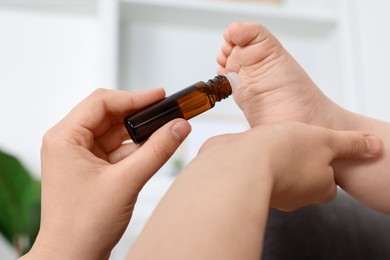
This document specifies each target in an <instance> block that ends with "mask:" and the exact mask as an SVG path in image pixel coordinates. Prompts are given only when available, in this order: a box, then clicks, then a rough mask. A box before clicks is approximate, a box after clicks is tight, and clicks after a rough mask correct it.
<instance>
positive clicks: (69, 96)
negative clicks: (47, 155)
mask: <svg viewBox="0 0 390 260" xmlns="http://www.w3.org/2000/svg"><path fill="white" fill-rule="evenodd" d="M96 37H97V35H96V22H95V17H94V15H93V14H89V13H85V12H84V11H83V12H81V13H79V12H73V11H72V12H66V11H59V10H57V9H54V10H45V9H43V10H42V9H39V8H35V7H30V6H24V7H23V8H16V7H10V6H4V5H0V119H1V122H0V149H1V150H4V151H7V152H10V153H13V154H15V155H17V156H18V157H19V158H20V159H21V160H22V162H23V163H24V164H25V165H26V166H27V168H28V169H29V170H30V171H31V172H32V173H34V174H35V175H36V176H39V174H40V158H39V155H40V146H41V139H42V136H43V134H44V132H45V131H46V130H47V129H48V128H49V127H51V126H52V125H53V124H55V123H56V122H57V121H59V120H60V119H61V118H62V117H63V116H64V115H65V114H66V113H67V112H68V111H69V110H70V109H71V108H72V107H73V106H74V105H75V104H76V103H77V102H79V101H80V100H81V99H82V98H84V97H85V96H86V95H87V94H88V93H90V92H91V91H92V90H93V89H94V88H95V87H96V85H97V80H96V74H97V73H96V69H97V67H96V53H97V48H96ZM0 214H1V213H0ZM14 254H15V253H14V252H13V251H12V250H10V248H9V247H8V246H6V245H5V244H4V243H2V241H0V259H14V258H15V256H14Z"/></svg>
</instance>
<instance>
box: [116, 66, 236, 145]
mask: <svg viewBox="0 0 390 260" xmlns="http://www.w3.org/2000/svg"><path fill="white" fill-rule="evenodd" d="M238 85H239V77H238V75H237V74H236V73H229V74H225V75H218V76H216V77H215V78H214V79H210V80H209V81H207V82H203V81H200V82H198V83H195V84H193V85H191V86H189V87H187V88H185V89H183V90H181V91H179V92H177V93H175V94H173V95H171V96H168V97H166V98H164V99H163V100H161V101H159V102H157V103H155V104H153V105H151V106H149V107H147V108H145V109H144V110H141V111H138V112H136V113H135V114H131V115H129V116H127V117H125V119H124V123H125V126H126V129H127V131H128V132H129V135H130V136H131V139H132V140H133V142H134V143H141V142H143V141H145V140H147V139H148V138H149V137H150V136H151V135H152V134H153V133H154V132H155V131H156V130H157V129H158V128H160V127H161V126H163V125H164V124H166V123H167V122H169V121H171V120H173V119H175V118H184V119H190V118H193V117H194V116H197V115H199V114H201V113H203V112H205V111H207V110H209V109H211V108H213V107H214V105H215V102H219V101H221V100H222V99H225V98H227V97H228V96H230V95H231V94H232V93H233V90H234V89H235V88H237V87H238Z"/></svg>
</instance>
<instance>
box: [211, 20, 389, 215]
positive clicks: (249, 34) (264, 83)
mask: <svg viewBox="0 0 390 260" xmlns="http://www.w3.org/2000/svg"><path fill="white" fill-rule="evenodd" d="M217 62H218V63H219V65H220V68H219V69H218V72H219V73H227V72H237V73H238V74H239V75H240V77H241V80H242V84H241V86H240V87H239V88H238V91H237V92H236V93H235V94H234V98H235V100H236V102H237V104H238V105H239V106H240V108H241V109H242V110H243V112H244V114H245V116H246V118H247V119H248V122H249V123H250V125H251V126H252V127H256V126H259V125H261V124H265V123H274V122H281V121H290V120H292V121H300V122H304V123H308V124H312V125H318V126H323V127H326V128H331V129H336V130H354V131H361V132H370V133H373V134H375V135H377V136H379V137H380V138H381V139H382V140H383V143H384V153H383V156H382V157H380V158H376V159H375V160H368V161H364V162H361V161H350V160H339V161H337V162H335V163H334V167H335V179H336V182H337V184H338V185H340V186H341V187H342V188H343V189H345V190H346V191H347V192H348V193H349V194H351V195H352V196H353V197H355V198H356V199H357V200H359V201H360V202H362V203H364V204H365V205H367V206H369V207H371V208H373V209H376V210H378V211H382V212H384V213H387V214H389V213H390V204H389V203H388V202H387V201H388V198H389V197H390V189H388V188H387V183H389V182H390V174H389V169H390V167H389V165H390V156H389V152H390V151H389V149H390V146H389V145H388V144H390V134H389V133H390V124H388V123H385V122H382V121H379V120H375V119H372V118H367V117H364V116H362V115H358V114H355V113H352V112H350V111H347V110H345V109H343V108H341V107H340V106H338V105H337V104H335V103H334V102H332V101H331V100H330V99H329V98H328V97H326V96H325V95H324V94H323V93H322V92H321V91H320V89H319V88H318V87H317V86H316V85H315V84H314V82H313V81H312V80H311V79H310V77H309V76H308V75H307V74H306V72H305V71H304V70H303V69H302V67H301V66H300V65H299V64H298V63H297V62H296V61H295V60H294V58H293V57H292V56H291V55H290V54H289V53H288V52H287V51H286V50H285V49H284V48H283V46H282V45H281V44H280V42H279V41H278V40H277V39H276V38H275V37H274V36H273V35H272V34H271V33H270V32H269V31H268V30H267V29H266V28H264V27H263V26H262V25H260V24H256V23H233V24H231V25H230V26H229V27H228V28H227V29H226V30H225V32H224V43H223V44H222V47H221V52H220V54H219V55H218V58H217Z"/></svg>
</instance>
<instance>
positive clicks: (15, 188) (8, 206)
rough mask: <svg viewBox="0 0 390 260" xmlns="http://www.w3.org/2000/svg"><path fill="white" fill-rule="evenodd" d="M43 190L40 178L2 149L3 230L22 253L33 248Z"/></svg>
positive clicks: (0, 219) (0, 207) (0, 209)
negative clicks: (37, 178)
mask: <svg viewBox="0 0 390 260" xmlns="http://www.w3.org/2000/svg"><path fill="white" fill-rule="evenodd" d="M40 194H41V185H40V181H38V180H36V179H34V178H33V176H32V175H31V174H30V173H29V172H28V171H27V170H26V168H25V167H24V166H23V165H22V164H21V163H20V161H19V160H18V159H17V158H16V157H14V156H12V155H9V154H6V153H4V152H1V151H0V232H1V233H2V234H3V236H4V237H5V238H6V240H7V241H8V242H9V243H10V244H12V245H13V246H15V247H16V249H17V250H18V251H19V253H24V252H26V251H27V250H29V248H30V247H31V245H32V243H33V242H34V240H35V237H36V235H37V233H38V230H39V223H40V197H41V195H40Z"/></svg>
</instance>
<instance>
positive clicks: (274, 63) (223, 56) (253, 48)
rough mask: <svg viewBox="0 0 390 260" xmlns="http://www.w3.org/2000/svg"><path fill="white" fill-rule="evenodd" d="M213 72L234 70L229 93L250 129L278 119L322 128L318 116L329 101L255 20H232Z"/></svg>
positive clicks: (330, 104) (278, 43)
mask: <svg viewBox="0 0 390 260" xmlns="http://www.w3.org/2000/svg"><path fill="white" fill-rule="evenodd" d="M224 38H225V42H224V43H223V45H222V47H221V53H220V54H219V56H218V58H217V61H218V63H219V65H220V68H219V69H218V73H220V74H223V73H227V72H237V73H238V74H239V75H240V77H241V86H240V87H239V88H238V90H237V92H236V93H235V94H234V98H235V100H236V102H237V104H238V105H239V107H240V108H241V109H242V111H243V112H244V114H245V116H246V118H247V119H248V121H249V123H250V125H251V126H252V127H254V126H257V125H260V124H263V123H271V122H277V121H286V120H292V121H301V122H305V123H312V124H316V125H322V126H326V125H327V123H326V122H322V121H323V120H326V118H322V116H320V117H318V116H319V115H320V114H321V113H320V111H321V110H322V109H324V106H326V107H333V106H334V104H333V102H331V101H330V100H329V99H328V98H327V97H326V96H325V95H324V94H323V93H322V92H321V91H320V90H319V89H318V88H317V87H316V85H315V84H314V82H313V81H312V80H311V79H310V77H309V76H308V75H307V74H306V72H305V71H304V70H303V69H302V68H301V66H300V65H299V64H298V63H297V62H296V61H295V60H294V58H293V57H292V56H291V55H290V54H289V53H288V52H287V51H286V50H285V49H284V48H283V46H282V45H281V44H280V42H279V41H278V40H277V39H276V38H275V37H274V36H273V35H272V34H271V33H270V32H269V31H268V30H267V29H265V28H264V27H263V26H261V25H260V24H256V23H233V24H231V25H230V26H229V27H228V28H227V29H226V30H225V32H224Z"/></svg>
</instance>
